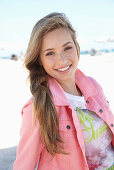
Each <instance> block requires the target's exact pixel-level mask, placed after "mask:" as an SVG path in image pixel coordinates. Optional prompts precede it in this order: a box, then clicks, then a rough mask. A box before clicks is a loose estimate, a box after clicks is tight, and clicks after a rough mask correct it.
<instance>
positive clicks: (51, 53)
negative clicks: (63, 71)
mask: <svg viewBox="0 0 114 170" xmlns="http://www.w3.org/2000/svg"><path fill="white" fill-rule="evenodd" d="M53 54H54V52H49V53H47V54H46V56H48V55H53Z"/></svg>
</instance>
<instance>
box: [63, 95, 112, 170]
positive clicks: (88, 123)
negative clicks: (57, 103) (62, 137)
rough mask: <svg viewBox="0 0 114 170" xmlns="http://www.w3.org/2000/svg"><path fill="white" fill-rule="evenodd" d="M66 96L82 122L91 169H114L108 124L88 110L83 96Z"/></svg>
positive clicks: (86, 152) (86, 153)
mask: <svg viewBox="0 0 114 170" xmlns="http://www.w3.org/2000/svg"><path fill="white" fill-rule="evenodd" d="M65 94H66V96H67V98H68V100H69V101H70V103H71V104H72V105H73V107H74V110H75V111H76V114H77V116H78V119H79V121H80V125H81V128H82V131H83V137H84V143H85V155H86V159H87V163H88V166H89V169H90V170H93V169H95V170H104V169H108V168H111V167H114V149H113V147H112V145H111V141H112V134H111V131H110V129H109V128H108V126H107V124H106V123H105V122H104V121H103V120H102V119H101V118H100V117H99V116H98V115H97V114H96V113H94V112H92V111H90V110H87V109H86V106H85V100H84V97H83V96H74V95H71V94H69V93H66V92H65Z"/></svg>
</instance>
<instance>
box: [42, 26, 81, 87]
mask: <svg viewBox="0 0 114 170" xmlns="http://www.w3.org/2000/svg"><path fill="white" fill-rule="evenodd" d="M40 60H41V63H42V65H43V67H44V69H45V71H46V72H47V73H48V75H50V76H51V77H54V78H55V79H56V80H57V81H58V82H59V83H60V84H63V83H70V82H71V81H74V79H75V71H76V68H77V64H78V56H77V50H76V46H75V44H74V41H73V39H72V37H71V34H70V32H69V31H68V30H66V29H64V28H60V29H56V30H54V31H52V32H48V33H47V34H46V35H45V36H44V37H43V39H42V48H41V52H40Z"/></svg>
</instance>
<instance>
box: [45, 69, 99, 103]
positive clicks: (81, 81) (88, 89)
mask: <svg viewBox="0 0 114 170" xmlns="http://www.w3.org/2000/svg"><path fill="white" fill-rule="evenodd" d="M75 82H76V85H77V86H78V87H79V89H80V90H81V92H82V94H83V96H84V98H85V100H86V99H87V98H88V97H92V96H94V95H96V94H97V90H96V88H95V86H94V85H93V83H92V82H91V80H90V79H89V78H88V77H87V76H85V75H84V73H82V72H81V71H80V70H79V69H78V68H77V70H76V73H75ZM48 84H49V88H50V91H51V93H52V97H53V101H54V104H55V105H59V106H69V105H70V102H69V101H68V99H67V97H66V95H65V93H64V90H63V88H62V87H61V86H60V84H59V83H58V82H57V81H56V80H55V79H54V78H49V82H48Z"/></svg>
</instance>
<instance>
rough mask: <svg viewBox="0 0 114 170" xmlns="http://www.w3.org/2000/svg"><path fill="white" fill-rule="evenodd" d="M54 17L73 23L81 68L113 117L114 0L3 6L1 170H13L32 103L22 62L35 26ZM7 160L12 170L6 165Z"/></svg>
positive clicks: (29, 0)
mask: <svg viewBox="0 0 114 170" xmlns="http://www.w3.org/2000/svg"><path fill="white" fill-rule="evenodd" d="M51 12H63V13H65V14H66V16H67V17H68V18H69V20H70V21H71V23H72V25H73V27H74V28H75V30H76V32H77V40H78V42H79V44H80V48H81V56H80V62H79V68H80V69H81V70H82V71H83V72H84V73H85V74H86V75H88V76H92V77H94V78H95V79H96V80H97V81H98V82H99V83H100V85H101V86H102V88H103V91H104V93H105V95H106V97H107V100H108V101H109V103H110V107H111V109H112V111H113V113H114V78H113V77H114V76H113V74H114V1H113V0H95V1H92V0H86V1H85V0H70V1H67V0H62V1H60V0H58V1H53V0H19V1H15V0H0V169H2V170H3V169H7V170H8V169H9V170H10V169H12V164H13V161H14V159H15V153H14V152H15V151H16V150H15V149H16V146H17V144H18V142H19V133H20V132H19V131H20V126H21V108H22V106H23V105H24V104H25V103H26V101H27V100H28V99H29V98H30V97H31V94H30V90H29V83H28V82H27V76H28V73H27V71H26V70H25V68H24V67H23V56H24V53H25V51H26V48H27V44H28V41H29V38H30V34H31V31H32V28H33V26H34V24H35V23H36V22H37V21H38V20H39V19H41V18H42V17H44V16H45V15H47V14H49V13H51ZM9 148H13V150H10V149H9ZM6 151H7V152H6ZM6 155H7V156H6ZM8 156H9V157H10V161H9V164H10V165H9V164H8V163H7V164H6V158H7V159H9V158H8ZM6 165H7V167H5V166H6ZM3 167H4V168H3Z"/></svg>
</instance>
